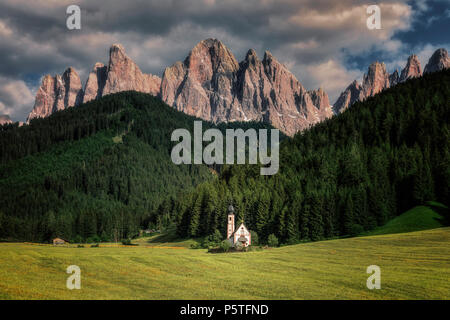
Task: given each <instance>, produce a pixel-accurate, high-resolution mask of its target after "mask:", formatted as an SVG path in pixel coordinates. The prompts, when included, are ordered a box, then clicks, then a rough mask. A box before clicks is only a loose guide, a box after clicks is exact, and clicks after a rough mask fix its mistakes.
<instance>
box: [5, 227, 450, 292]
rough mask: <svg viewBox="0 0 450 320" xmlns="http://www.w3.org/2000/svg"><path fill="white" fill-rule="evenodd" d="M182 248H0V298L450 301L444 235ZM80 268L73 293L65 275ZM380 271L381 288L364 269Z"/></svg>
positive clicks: (447, 234) (448, 248)
mask: <svg viewBox="0 0 450 320" xmlns="http://www.w3.org/2000/svg"><path fill="white" fill-rule="evenodd" d="M189 243H190V241H185V242H180V243H169V242H168V243H164V244H163V243H159V244H157V245H156V244H155V243H154V239H151V238H150V239H148V240H147V241H146V240H143V239H141V240H140V241H139V243H138V245H136V246H128V247H125V246H115V245H113V244H110V245H100V247H99V248H91V247H90V246H89V245H86V246H85V247H84V248H77V247H76V246H67V247H54V246H52V245H39V244H27V243H1V244H0V298H1V299H450V283H449V279H450V245H449V243H450V228H448V227H447V228H437V229H432V230H426V231H416V232H410V233H399V234H389V235H377V236H366V237H357V238H348V239H338V240H328V241H320V242H311V243H304V244H298V245H293V246H285V247H281V248H273V249H264V250H260V251H252V252H245V253H244V252H241V253H227V254H211V253H207V252H206V250H203V249H196V250H194V249H188V248H187V247H186V246H188V245H189ZM69 265H78V266H79V267H80V268H81V289H80V290H69V289H67V288H66V279H67V277H68V276H69V275H68V274H67V273H66V268H67V266H69ZM369 265H378V266H379V267H380V268H381V289H380V290H369V289H367V287H366V280H367V278H368V276H369V274H366V268H367V267H368V266H369Z"/></svg>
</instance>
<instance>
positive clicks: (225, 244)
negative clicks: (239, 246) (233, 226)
mask: <svg viewBox="0 0 450 320" xmlns="http://www.w3.org/2000/svg"><path fill="white" fill-rule="evenodd" d="M219 247H220V250H222V252H228V251H230V249H231V243H230V241H228V240H223V241H222V242H221V243H220V245H219Z"/></svg>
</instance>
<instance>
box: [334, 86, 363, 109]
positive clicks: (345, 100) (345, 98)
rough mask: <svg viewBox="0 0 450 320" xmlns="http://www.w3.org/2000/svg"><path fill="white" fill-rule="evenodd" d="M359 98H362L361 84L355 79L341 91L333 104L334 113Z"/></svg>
mask: <svg viewBox="0 0 450 320" xmlns="http://www.w3.org/2000/svg"><path fill="white" fill-rule="evenodd" d="M359 100H362V92H361V85H360V84H359V82H358V81H356V80H355V81H353V82H352V83H351V84H350V85H349V86H348V87H347V88H346V89H345V90H344V92H342V93H341V95H340V96H339V98H338V99H337V101H336V103H335V104H334V106H333V112H334V113H335V114H338V113H340V112H343V111H344V110H346V109H347V108H348V107H349V106H351V105H352V104H353V103H355V102H356V101H359Z"/></svg>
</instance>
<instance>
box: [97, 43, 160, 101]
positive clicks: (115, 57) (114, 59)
mask: <svg viewBox="0 0 450 320" xmlns="http://www.w3.org/2000/svg"><path fill="white" fill-rule="evenodd" d="M160 85H161V79H160V78H159V77H157V76H153V75H150V74H144V73H142V71H141V69H139V67H138V66H137V64H136V63H135V62H134V61H133V60H132V59H131V58H130V57H128V56H127V54H126V52H125V49H124V48H123V46H122V45H120V44H113V45H112V46H111V48H110V50H109V65H108V69H107V75H106V81H105V85H104V88H103V91H102V92H101V95H106V94H110V93H115V92H120V91H127V90H134V91H139V92H145V93H150V94H153V95H158V93H159V87H160ZM100 87H101V86H100Z"/></svg>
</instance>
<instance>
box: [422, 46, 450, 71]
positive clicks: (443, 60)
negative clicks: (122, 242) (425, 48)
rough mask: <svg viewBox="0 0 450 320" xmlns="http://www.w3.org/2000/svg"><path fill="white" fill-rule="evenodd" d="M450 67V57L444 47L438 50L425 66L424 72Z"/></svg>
mask: <svg viewBox="0 0 450 320" xmlns="http://www.w3.org/2000/svg"><path fill="white" fill-rule="evenodd" d="M447 68H450V58H449V57H448V52H447V50H445V49H444V48H440V49H438V50H436V51H435V52H434V53H433V55H432V56H431V58H430V60H429V61H428V63H427V65H426V66H425V70H424V73H430V72H436V71H440V70H443V69H447Z"/></svg>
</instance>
